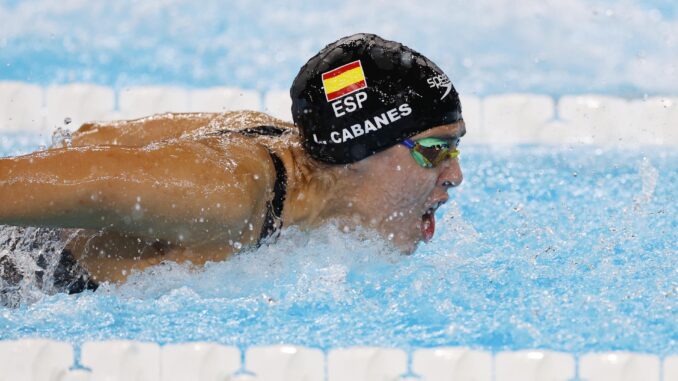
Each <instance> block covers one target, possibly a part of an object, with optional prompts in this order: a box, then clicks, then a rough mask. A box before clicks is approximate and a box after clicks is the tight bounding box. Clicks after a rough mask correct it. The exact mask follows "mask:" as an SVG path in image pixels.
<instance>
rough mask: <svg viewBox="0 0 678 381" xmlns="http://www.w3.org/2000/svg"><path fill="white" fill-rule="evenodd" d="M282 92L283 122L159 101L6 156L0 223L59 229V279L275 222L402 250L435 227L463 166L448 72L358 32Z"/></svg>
mask: <svg viewBox="0 0 678 381" xmlns="http://www.w3.org/2000/svg"><path fill="white" fill-rule="evenodd" d="M290 94H291V97H292V114H293V119H294V124H293V125H292V124H288V123H286V122H283V121H281V120H278V119H275V118H272V117H270V116H268V115H265V114H263V113H258V112H230V113H221V114H203V113H201V114H163V115H157V116H153V117H149V118H144V119H138V120H133V121H124V122H115V123H95V124H85V125H84V126H82V127H81V128H80V129H79V130H78V131H76V132H75V133H74V134H73V136H72V141H71V142H70V144H69V145H68V146H66V147H63V148H52V149H48V150H46V151H40V152H35V153H32V154H29V155H25V156H19V157H11V158H3V159H0V224H5V225H15V226H39V227H49V228H60V229H62V230H60V231H61V232H62V235H63V236H64V237H66V236H69V237H70V239H69V241H68V244H67V246H66V248H65V249H64V253H62V256H63V258H66V260H62V261H60V263H61V262H64V263H65V264H64V266H65V267H66V268H65V269H64V270H63V271H62V272H63V273H64V274H67V276H70V277H73V279H72V284H71V286H73V287H71V288H68V287H67V288H66V290H67V291H69V292H78V291H81V290H82V289H85V288H96V284H97V283H98V282H102V281H113V282H119V281H123V280H124V279H125V278H126V276H127V275H128V274H129V273H130V270H133V269H136V270H142V269H144V268H146V267H149V266H152V265H156V264H158V263H160V262H162V261H167V260H169V261H176V262H180V263H181V262H185V261H191V262H192V263H193V264H197V265H200V264H203V263H205V262H207V261H220V260H223V259H224V258H226V257H228V256H229V255H230V254H233V253H236V252H238V251H242V250H244V249H246V248H251V247H255V246H257V245H261V244H264V243H268V242H271V241H272V240H273V239H274V238H275V236H276V235H277V234H278V232H279V231H280V229H281V228H282V227H283V226H297V227H299V228H300V229H312V228H314V227H317V226H319V225H321V224H323V223H325V222H327V221H330V220H333V221H335V222H336V223H337V224H339V226H341V227H342V228H345V229H353V228H355V227H357V226H364V227H367V228H370V229H372V230H374V231H376V232H378V233H379V234H380V235H381V236H383V237H384V238H385V239H389V240H391V241H392V242H393V244H394V245H395V246H396V247H397V248H398V249H400V250H402V251H403V252H406V253H409V252H412V251H414V249H415V248H416V246H417V244H418V243H419V242H420V241H422V240H424V241H428V240H430V239H431V238H432V237H433V234H434V232H435V219H434V212H435V210H436V209H437V208H438V207H439V206H440V205H442V204H443V203H445V202H446V201H447V199H448V195H447V190H448V188H450V187H454V186H457V185H459V184H460V183H461V181H462V174H461V169H460V167H459V163H458V161H457V160H456V157H457V155H458V153H459V151H458V150H457V145H458V143H459V139H460V137H461V136H463V135H464V133H465V125H464V122H463V120H462V116H461V104H460V102H459V98H458V94H457V92H456V91H455V89H454V87H453V86H452V83H451V82H450V80H449V79H448V77H447V76H446V75H445V74H444V73H443V72H442V71H441V70H440V69H439V68H438V67H437V66H436V65H435V64H434V63H432V62H431V61H430V60H428V59H427V58H426V57H424V56H422V55H421V54H419V53H417V52H415V51H413V50H411V49H409V48H408V47H405V46H403V45H401V44H399V43H396V42H392V41H386V40H383V39H381V38H380V37H378V36H376V35H372V34H357V35H353V36H349V37H346V38H342V39H340V40H338V41H336V42H334V43H332V44H330V45H328V46H327V47H325V48H324V49H322V50H321V51H320V52H319V53H318V54H317V55H316V56H314V57H313V58H311V59H310V60H309V61H308V62H307V63H306V65H304V67H302V68H301V70H300V72H299V74H298V75H297V77H296V78H295V80H294V83H293V85H292V88H291V90H290ZM0 259H2V258H0ZM0 267H1V266H0ZM83 268H84V269H86V272H83V271H81V270H83ZM83 274H84V275H83ZM76 281H77V282H76ZM76 283H77V284H76Z"/></svg>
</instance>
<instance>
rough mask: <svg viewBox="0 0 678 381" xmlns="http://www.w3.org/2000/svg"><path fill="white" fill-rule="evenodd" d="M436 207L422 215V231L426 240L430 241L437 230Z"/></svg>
mask: <svg viewBox="0 0 678 381" xmlns="http://www.w3.org/2000/svg"><path fill="white" fill-rule="evenodd" d="M434 213H435V209H434V208H429V209H428V210H427V211H426V213H424V215H423V216H421V222H422V223H421V232H422V234H423V235H424V242H429V241H430V240H431V238H433V234H435V232H436V217H435V214H434Z"/></svg>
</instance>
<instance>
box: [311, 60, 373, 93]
mask: <svg viewBox="0 0 678 381" xmlns="http://www.w3.org/2000/svg"><path fill="white" fill-rule="evenodd" d="M322 78H323V87H324V89H325V97H327V101H328V102H331V101H333V100H335V99H337V98H341V97H343V96H344V95H348V94H351V93H355V92H356V91H358V90H360V89H364V88H366V87H367V83H365V73H363V67H362V65H361V64H360V60H357V61H353V62H350V63H347V64H346V65H343V66H341V67H338V68H336V69H334V70H330V71H328V72H325V73H323V75H322Z"/></svg>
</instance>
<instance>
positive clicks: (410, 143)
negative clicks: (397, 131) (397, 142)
mask: <svg viewBox="0 0 678 381" xmlns="http://www.w3.org/2000/svg"><path fill="white" fill-rule="evenodd" d="M403 145H404V146H405V147H407V148H409V149H412V148H414V147H415V146H416V145H417V143H415V142H413V141H412V140H410V139H405V140H403Z"/></svg>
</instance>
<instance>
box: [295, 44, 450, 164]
mask: <svg viewBox="0 0 678 381" xmlns="http://www.w3.org/2000/svg"><path fill="white" fill-rule="evenodd" d="M290 95H291V97H292V117H293V118H294V124H296V125H297V127H298V128H299V129H300V131H301V136H302V138H303V144H304V148H305V149H306V151H307V152H308V153H309V154H310V155H311V156H312V157H313V158H315V159H316V160H319V161H322V162H326V163H331V164H345V163H352V162H355V161H358V160H361V159H364V158H366V157H368V156H370V155H373V154H375V153H377V152H380V151H383V150H385V149H387V148H389V147H391V146H393V145H396V144H398V143H400V142H401V141H403V140H404V139H406V138H409V137H411V136H413V135H416V134H418V133H420V132H422V131H426V130H428V129H430V128H433V127H436V126H440V125H444V124H449V123H454V122H457V121H459V120H461V103H460V102H459V95H458V94H457V91H456V90H455V89H454V87H453V86H452V82H450V80H449V78H448V77H447V75H445V73H443V71H442V70H440V68H439V67H438V66H436V64H434V63H433V62H431V61H430V60H429V59H428V58H426V57H424V56H423V55H421V54H419V53H418V52H415V51H414V50H412V49H410V48H408V47H407V46H404V45H402V44H399V43H397V42H394V41H387V40H384V39H382V38H381V37H379V36H377V35H374V34H364V33H361V34H356V35H353V36H349V37H344V38H342V39H340V40H338V41H336V42H334V43H332V44H329V45H327V46H326V47H325V48H324V49H323V50H321V51H320V52H319V53H318V54H317V55H315V56H314V57H313V58H311V59H310V60H309V61H308V62H307V63H306V65H304V66H303V67H302V68H301V70H300V71H299V74H297V77H296V78H295V79H294V83H293V84H292V88H291V89H290Z"/></svg>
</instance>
